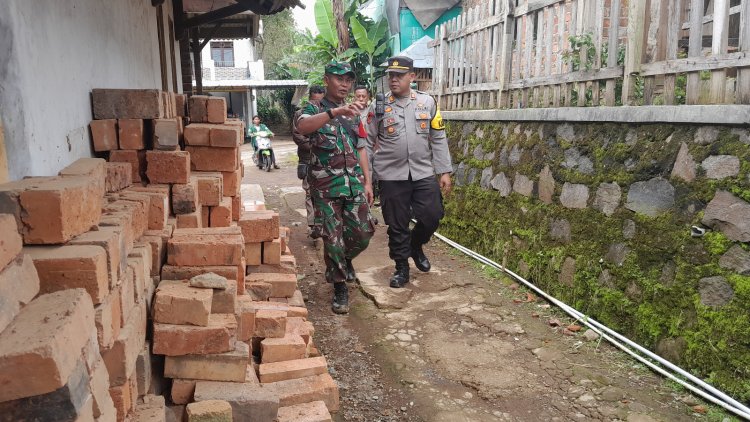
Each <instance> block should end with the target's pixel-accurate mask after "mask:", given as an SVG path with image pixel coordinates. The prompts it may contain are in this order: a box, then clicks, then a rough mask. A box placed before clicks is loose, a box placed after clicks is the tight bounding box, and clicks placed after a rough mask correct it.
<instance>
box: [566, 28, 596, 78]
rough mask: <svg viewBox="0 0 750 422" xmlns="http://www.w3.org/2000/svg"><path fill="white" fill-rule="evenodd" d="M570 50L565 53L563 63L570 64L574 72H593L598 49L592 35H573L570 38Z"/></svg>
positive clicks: (588, 33)
mask: <svg viewBox="0 0 750 422" xmlns="http://www.w3.org/2000/svg"><path fill="white" fill-rule="evenodd" d="M568 42H569V43H570V50H566V51H565V52H563V61H564V62H565V63H570V64H571V65H572V66H573V70H574V71H578V70H591V67H592V66H593V65H594V59H595V58H596V49H595V48H594V41H593V40H592V38H591V33H590V32H587V33H585V34H581V35H571V36H570V37H568Z"/></svg>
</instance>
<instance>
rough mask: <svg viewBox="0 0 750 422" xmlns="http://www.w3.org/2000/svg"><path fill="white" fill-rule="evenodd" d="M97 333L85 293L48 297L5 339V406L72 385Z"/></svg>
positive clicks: (0, 349)
mask: <svg viewBox="0 0 750 422" xmlns="http://www.w3.org/2000/svg"><path fill="white" fill-rule="evenodd" d="M93 330H94V306H93V304H92V303H91V299H90V297H89V295H88V294H87V293H86V291H84V290H83V289H70V290H65V291H61V292H55V293H51V294H47V295H42V296H39V297H38V298H36V300H33V301H32V302H31V303H29V304H28V305H26V306H25V307H24V308H23V309H22V310H21V313H19V314H18V316H17V317H16V318H15V319H14V320H13V322H12V323H11V324H10V325H9V326H8V327H7V328H6V329H5V330H4V331H3V332H2V333H0V385H2V386H3V388H1V389H0V402H3V401H8V400H15V399H19V398H23V397H30V396H36V395H39V394H45V393H50V392H52V391H55V390H56V389H58V388H60V387H62V386H63V385H65V384H66V383H67V382H68V379H69V378H70V376H71V374H72V373H73V371H74V370H75V368H76V365H77V364H78V362H79V360H80V356H81V352H82V350H83V348H84V346H85V345H86V343H87V342H88V341H89V338H90V336H91V334H92V331H93Z"/></svg>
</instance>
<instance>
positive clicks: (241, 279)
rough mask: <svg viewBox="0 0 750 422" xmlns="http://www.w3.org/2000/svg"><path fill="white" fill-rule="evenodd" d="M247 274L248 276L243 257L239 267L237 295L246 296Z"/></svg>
mask: <svg viewBox="0 0 750 422" xmlns="http://www.w3.org/2000/svg"><path fill="white" fill-rule="evenodd" d="M245 274H247V265H246V263H245V257H244V256H243V257H242V259H241V260H240V264H239V265H238V266H237V294H238V295H244V294H245V278H244V277H245Z"/></svg>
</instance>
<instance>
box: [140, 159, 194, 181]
mask: <svg viewBox="0 0 750 422" xmlns="http://www.w3.org/2000/svg"><path fill="white" fill-rule="evenodd" d="M146 158H147V160H148V169H147V170H146V175H147V176H148V180H149V182H150V183H188V181H189V180H190V154H188V153H187V152H185V151H148V152H147V153H146Z"/></svg>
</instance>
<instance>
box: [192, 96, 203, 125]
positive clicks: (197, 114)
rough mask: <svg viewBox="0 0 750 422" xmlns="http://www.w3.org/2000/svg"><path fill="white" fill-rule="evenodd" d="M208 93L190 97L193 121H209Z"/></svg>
mask: <svg viewBox="0 0 750 422" xmlns="http://www.w3.org/2000/svg"><path fill="white" fill-rule="evenodd" d="M207 101H208V95H193V96H191V97H190V98H189V99H188V112H189V115H190V122H191V123H205V122H208V109H207V107H208V104H207Z"/></svg>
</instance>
